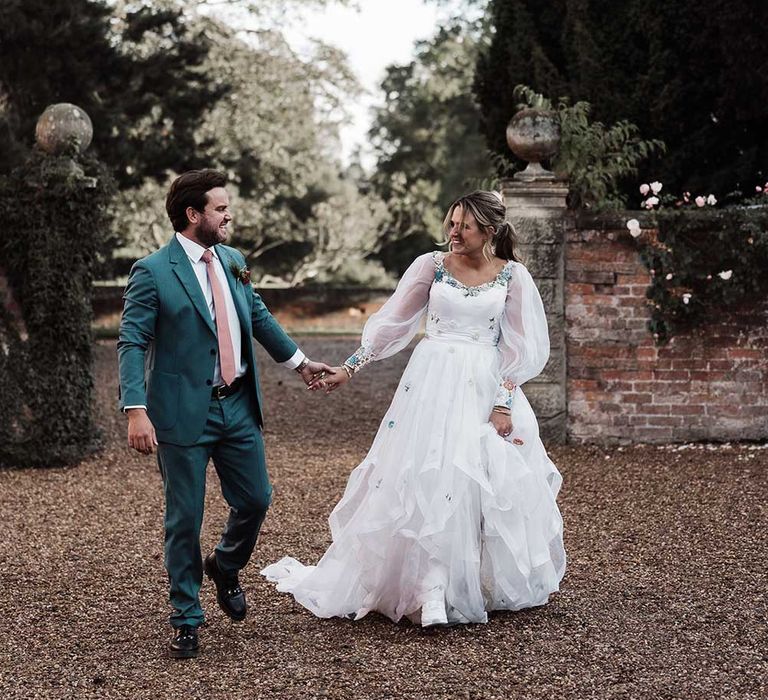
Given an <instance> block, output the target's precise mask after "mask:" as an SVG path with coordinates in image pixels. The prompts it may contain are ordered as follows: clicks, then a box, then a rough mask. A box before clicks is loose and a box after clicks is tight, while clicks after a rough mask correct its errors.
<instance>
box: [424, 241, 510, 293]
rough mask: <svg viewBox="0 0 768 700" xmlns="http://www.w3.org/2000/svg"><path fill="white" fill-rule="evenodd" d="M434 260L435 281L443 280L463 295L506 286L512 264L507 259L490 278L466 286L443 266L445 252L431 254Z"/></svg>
mask: <svg viewBox="0 0 768 700" xmlns="http://www.w3.org/2000/svg"><path fill="white" fill-rule="evenodd" d="M432 257H433V259H434V261H435V282H445V283H446V284H447V285H449V286H451V287H455V288H456V289H459V290H461V291H462V292H463V293H464V296H465V297H476V296H477V295H478V294H480V293H481V292H485V291H487V290H489V289H493V288H494V287H506V286H507V284H508V282H509V279H510V277H512V270H513V269H514V265H513V263H512V261H511V260H509V261H507V263H506V264H505V265H504V267H503V268H502V269H501V271H500V272H499V274H498V275H496V277H494V278H493V279H492V280H490V281H488V282H485V283H483V284H479V285H477V286H475V287H468V286H467V285H466V284H464V283H463V282H459V280H457V279H456V278H455V277H454V276H453V275H452V274H451V273H450V272H449V271H448V270H447V269H446V267H445V254H444V253H443V252H441V251H438V252H436V253H433V254H432Z"/></svg>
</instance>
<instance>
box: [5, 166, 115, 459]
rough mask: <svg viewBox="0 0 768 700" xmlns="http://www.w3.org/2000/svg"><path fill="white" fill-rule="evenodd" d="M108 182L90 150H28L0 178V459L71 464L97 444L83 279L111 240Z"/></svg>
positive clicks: (87, 292) (88, 279)
mask: <svg viewBox="0 0 768 700" xmlns="http://www.w3.org/2000/svg"><path fill="white" fill-rule="evenodd" d="M113 187H114V186H113V182H112V180H111V177H110V175H109V173H108V172H107V171H106V169H105V168H103V167H102V166H101V165H100V164H99V163H98V161H96V160H95V159H93V158H90V157H80V158H78V159H77V161H75V164H73V161H72V160H70V159H69V157H67V156H61V157H57V158H52V157H50V156H45V155H43V154H42V153H40V152H37V151H34V152H33V153H32V154H31V156H30V158H29V160H28V161H27V163H25V165H24V166H23V167H21V168H18V169H17V170H15V171H14V172H13V173H12V174H11V175H10V176H6V177H3V178H2V179H0V212H1V213H2V218H3V220H4V221H6V222H13V225H12V226H5V227H3V229H2V230H1V231H0V261H2V262H0V266H1V267H2V272H3V273H4V274H5V276H6V277H7V280H8V283H9V289H8V290H5V292H6V293H5V294H4V298H3V304H2V308H1V309H0V464H2V465H11V466H47V467H49V466H58V465H63V464H72V463H74V462H77V461H79V460H80V459H82V458H83V456H84V455H86V454H87V453H88V452H89V451H91V450H93V449H94V447H95V445H96V439H97V435H96V431H95V428H94V424H93V421H92V416H91V398H92V392H93V382H92V379H91V364H92V362H91V360H92V337H91V330H90V326H91V284H92V281H93V278H94V271H95V270H96V268H97V267H98V265H99V263H100V261H101V260H103V258H104V254H105V251H106V250H108V249H109V247H110V245H111V242H110V241H109V240H108V231H109V221H108V218H107V216H106V214H105V211H106V210H107V203H108V202H109V200H110V198H111V196H112V194H113ZM20 212H23V214H20ZM11 297H13V298H14V299H15V301H16V305H17V307H18V308H19V309H20V313H17V314H14V313H13V311H12V307H11V305H9V304H8V300H9V298H11Z"/></svg>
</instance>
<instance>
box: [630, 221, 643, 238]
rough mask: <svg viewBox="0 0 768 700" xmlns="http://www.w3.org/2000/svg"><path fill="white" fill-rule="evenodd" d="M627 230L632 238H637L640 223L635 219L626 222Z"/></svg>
mask: <svg viewBox="0 0 768 700" xmlns="http://www.w3.org/2000/svg"><path fill="white" fill-rule="evenodd" d="M627 228H628V229H629V233H630V234H631V235H632V237H633V238H637V237H638V236H639V235H640V222H639V221H638V220H637V219H630V220H629V221H627Z"/></svg>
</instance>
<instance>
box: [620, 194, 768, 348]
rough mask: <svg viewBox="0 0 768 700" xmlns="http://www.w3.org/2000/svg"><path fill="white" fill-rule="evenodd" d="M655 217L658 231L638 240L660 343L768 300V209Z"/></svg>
mask: <svg viewBox="0 0 768 700" xmlns="http://www.w3.org/2000/svg"><path fill="white" fill-rule="evenodd" d="M653 217H654V220H655V225H656V226H657V229H658V234H657V235H655V236H653V235H648V234H644V235H642V236H640V237H639V238H638V243H639V246H640V252H641V255H642V258H643V261H644V263H645V264H646V266H647V267H648V270H649V272H650V274H651V284H650V286H649V288H648V292H647V296H648V299H649V302H650V304H651V320H650V322H649V329H650V331H651V333H652V334H653V336H654V339H655V340H656V342H657V343H659V344H663V343H666V342H667V341H668V340H669V339H670V338H671V337H672V336H674V335H675V334H676V333H678V332H682V331H686V330H690V329H691V328H693V327H695V326H697V325H699V324H702V323H705V322H707V321H709V320H712V319H713V317H716V315H718V314H720V313H721V312H722V311H724V310H727V309H733V308H736V307H744V306H747V305H749V304H750V303H755V304H758V303H760V302H762V301H763V300H764V299H765V298H766V295H767V294H768V208H766V207H729V208H724V209H708V210H693V211H692V210H690V209H678V210H666V209H662V210H659V211H655V212H654V213H653ZM628 227H629V228H630V232H632V231H633V228H632V227H631V226H629V224H628ZM634 231H637V229H636V228H635V229H634ZM633 235H635V236H636V235H637V234H636V233H633Z"/></svg>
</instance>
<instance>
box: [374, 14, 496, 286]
mask: <svg viewBox="0 0 768 700" xmlns="http://www.w3.org/2000/svg"><path fill="white" fill-rule="evenodd" d="M481 29H482V27H481V25H480V24H470V25H467V24H466V23H463V22H459V21H455V22H453V23H451V24H449V25H447V26H444V27H442V28H440V29H439V30H438V31H437V33H436V34H435V36H434V37H433V38H432V39H430V40H428V41H424V42H420V43H419V44H418V46H417V51H416V57H415V59H414V60H413V61H412V62H410V63H408V64H406V65H392V66H389V67H388V68H387V73H386V77H385V78H384V81H383V83H382V86H381V87H382V90H383V92H384V105H383V106H382V107H381V108H380V109H378V110H377V111H376V113H375V117H374V122H373V127H372V129H371V132H370V136H371V141H372V143H373V146H374V152H375V154H376V157H377V164H376V170H375V173H374V174H373V176H372V184H373V187H374V189H375V191H376V192H377V193H378V194H379V195H380V196H381V197H383V198H384V200H385V201H386V202H387V204H388V206H389V210H390V223H389V228H388V231H387V233H386V236H387V238H388V240H389V241H390V244H389V245H388V246H387V247H385V249H384V250H383V253H382V257H383V259H384V260H385V262H386V263H387V265H388V266H390V267H392V268H394V269H397V270H400V271H402V269H403V268H404V266H405V265H407V264H408V262H410V260H411V259H412V258H413V256H414V254H416V253H420V252H423V251H424V250H427V249H430V248H433V247H434V245H435V240H436V239H440V225H441V222H442V215H443V214H444V212H445V210H446V209H447V208H448V206H449V205H450V203H451V202H452V201H453V200H454V199H456V198H457V197H459V196H460V195H461V194H463V193H464V192H465V191H466V190H467V189H474V188H476V187H477V186H478V185H479V184H480V183H481V182H485V184H489V181H490V180H491V179H492V168H491V165H490V161H489V158H488V152H487V148H486V146H485V143H484V141H483V137H482V134H481V133H480V131H479V128H478V125H479V119H480V117H479V114H478V110H477V106H476V105H475V103H474V98H473V95H472V79H473V75H474V69H475V61H476V58H477V53H478V47H479V45H480V42H481V37H482V31H481Z"/></svg>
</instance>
